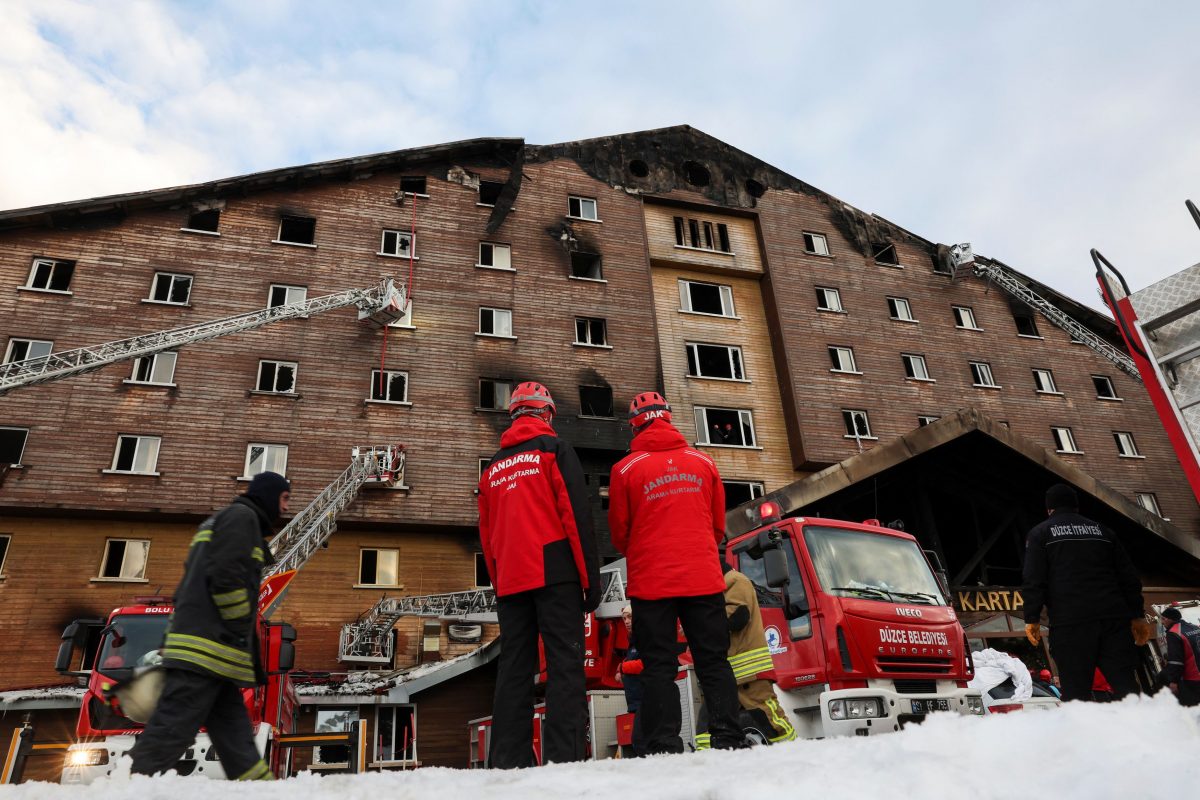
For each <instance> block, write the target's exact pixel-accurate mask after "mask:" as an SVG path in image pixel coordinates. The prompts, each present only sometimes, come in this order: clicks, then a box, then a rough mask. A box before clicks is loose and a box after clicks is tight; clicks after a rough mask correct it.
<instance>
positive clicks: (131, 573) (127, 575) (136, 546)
mask: <svg viewBox="0 0 1200 800" xmlns="http://www.w3.org/2000/svg"><path fill="white" fill-rule="evenodd" d="M149 555H150V542H149V541H147V540H145V539H109V540H108V541H106V542H105V543H104V557H103V558H102V559H101V561H100V575H99V576H98V577H101V578H115V579H118V580H134V581H136V580H142V579H144V578H145V577H146V559H147V557H148V556H149Z"/></svg>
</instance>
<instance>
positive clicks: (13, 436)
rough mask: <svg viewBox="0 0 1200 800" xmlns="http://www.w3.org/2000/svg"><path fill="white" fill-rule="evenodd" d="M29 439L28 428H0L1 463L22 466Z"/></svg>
mask: <svg viewBox="0 0 1200 800" xmlns="http://www.w3.org/2000/svg"><path fill="white" fill-rule="evenodd" d="M28 440H29V429H28V428H9V427H4V428H0V465H12V466H14V467H17V466H20V465H21V459H22V458H23V457H24V455H25V442H27V441H28Z"/></svg>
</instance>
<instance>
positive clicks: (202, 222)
mask: <svg viewBox="0 0 1200 800" xmlns="http://www.w3.org/2000/svg"><path fill="white" fill-rule="evenodd" d="M220 223H221V209H219V208H206V209H204V210H203V211H193V212H192V213H190V214H188V218H187V225H186V226H184V230H187V231H204V232H205V233H216V232H217V226H218V225H219V224H220Z"/></svg>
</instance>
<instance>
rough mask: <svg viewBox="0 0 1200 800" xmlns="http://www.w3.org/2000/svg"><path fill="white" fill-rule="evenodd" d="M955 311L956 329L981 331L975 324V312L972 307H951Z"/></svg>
mask: <svg viewBox="0 0 1200 800" xmlns="http://www.w3.org/2000/svg"><path fill="white" fill-rule="evenodd" d="M950 308H951V309H953V311H954V327H956V328H965V329H966V330H969V331H977V330H981V328H980V327H979V326H978V325H977V324H975V311H974V310H973V309H972V308H971V307H970V306H950Z"/></svg>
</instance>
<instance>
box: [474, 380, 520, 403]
mask: <svg viewBox="0 0 1200 800" xmlns="http://www.w3.org/2000/svg"><path fill="white" fill-rule="evenodd" d="M511 396H512V381H505V380H496V379H495V378H480V379H479V407H480V408H486V409H493V410H496V411H505V410H507V409H508V400H509V398H510V397H511Z"/></svg>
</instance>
